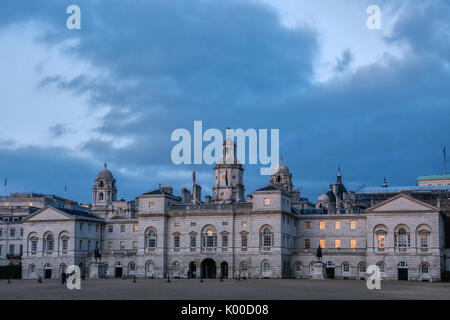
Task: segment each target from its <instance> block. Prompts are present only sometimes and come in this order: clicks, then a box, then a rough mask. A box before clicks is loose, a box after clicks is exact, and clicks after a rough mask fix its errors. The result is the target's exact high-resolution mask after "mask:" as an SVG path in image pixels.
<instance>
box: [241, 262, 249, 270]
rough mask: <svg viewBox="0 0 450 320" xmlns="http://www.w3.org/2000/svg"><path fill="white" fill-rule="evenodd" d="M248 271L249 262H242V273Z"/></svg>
mask: <svg viewBox="0 0 450 320" xmlns="http://www.w3.org/2000/svg"><path fill="white" fill-rule="evenodd" d="M247 270H248V265H247V261H242V262H241V271H247Z"/></svg>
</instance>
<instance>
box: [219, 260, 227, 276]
mask: <svg viewBox="0 0 450 320" xmlns="http://www.w3.org/2000/svg"><path fill="white" fill-rule="evenodd" d="M220 272H221V275H222V278H223V279H228V263H227V262H226V261H223V262H222V263H221V264H220Z"/></svg>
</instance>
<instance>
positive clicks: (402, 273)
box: [397, 268, 408, 280]
mask: <svg viewBox="0 0 450 320" xmlns="http://www.w3.org/2000/svg"><path fill="white" fill-rule="evenodd" d="M397 270H398V280H408V268H398V269H397Z"/></svg>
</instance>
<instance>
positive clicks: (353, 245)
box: [350, 239, 356, 249]
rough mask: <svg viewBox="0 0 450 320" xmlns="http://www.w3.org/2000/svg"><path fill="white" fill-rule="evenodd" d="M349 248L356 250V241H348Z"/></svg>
mask: <svg viewBox="0 0 450 320" xmlns="http://www.w3.org/2000/svg"><path fill="white" fill-rule="evenodd" d="M350 248H352V249H355V248H356V239H351V240H350Z"/></svg>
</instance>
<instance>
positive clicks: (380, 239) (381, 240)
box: [378, 233, 384, 248]
mask: <svg viewBox="0 0 450 320" xmlns="http://www.w3.org/2000/svg"><path fill="white" fill-rule="evenodd" d="M378 248H384V234H383V233H382V234H379V235H378Z"/></svg>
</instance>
